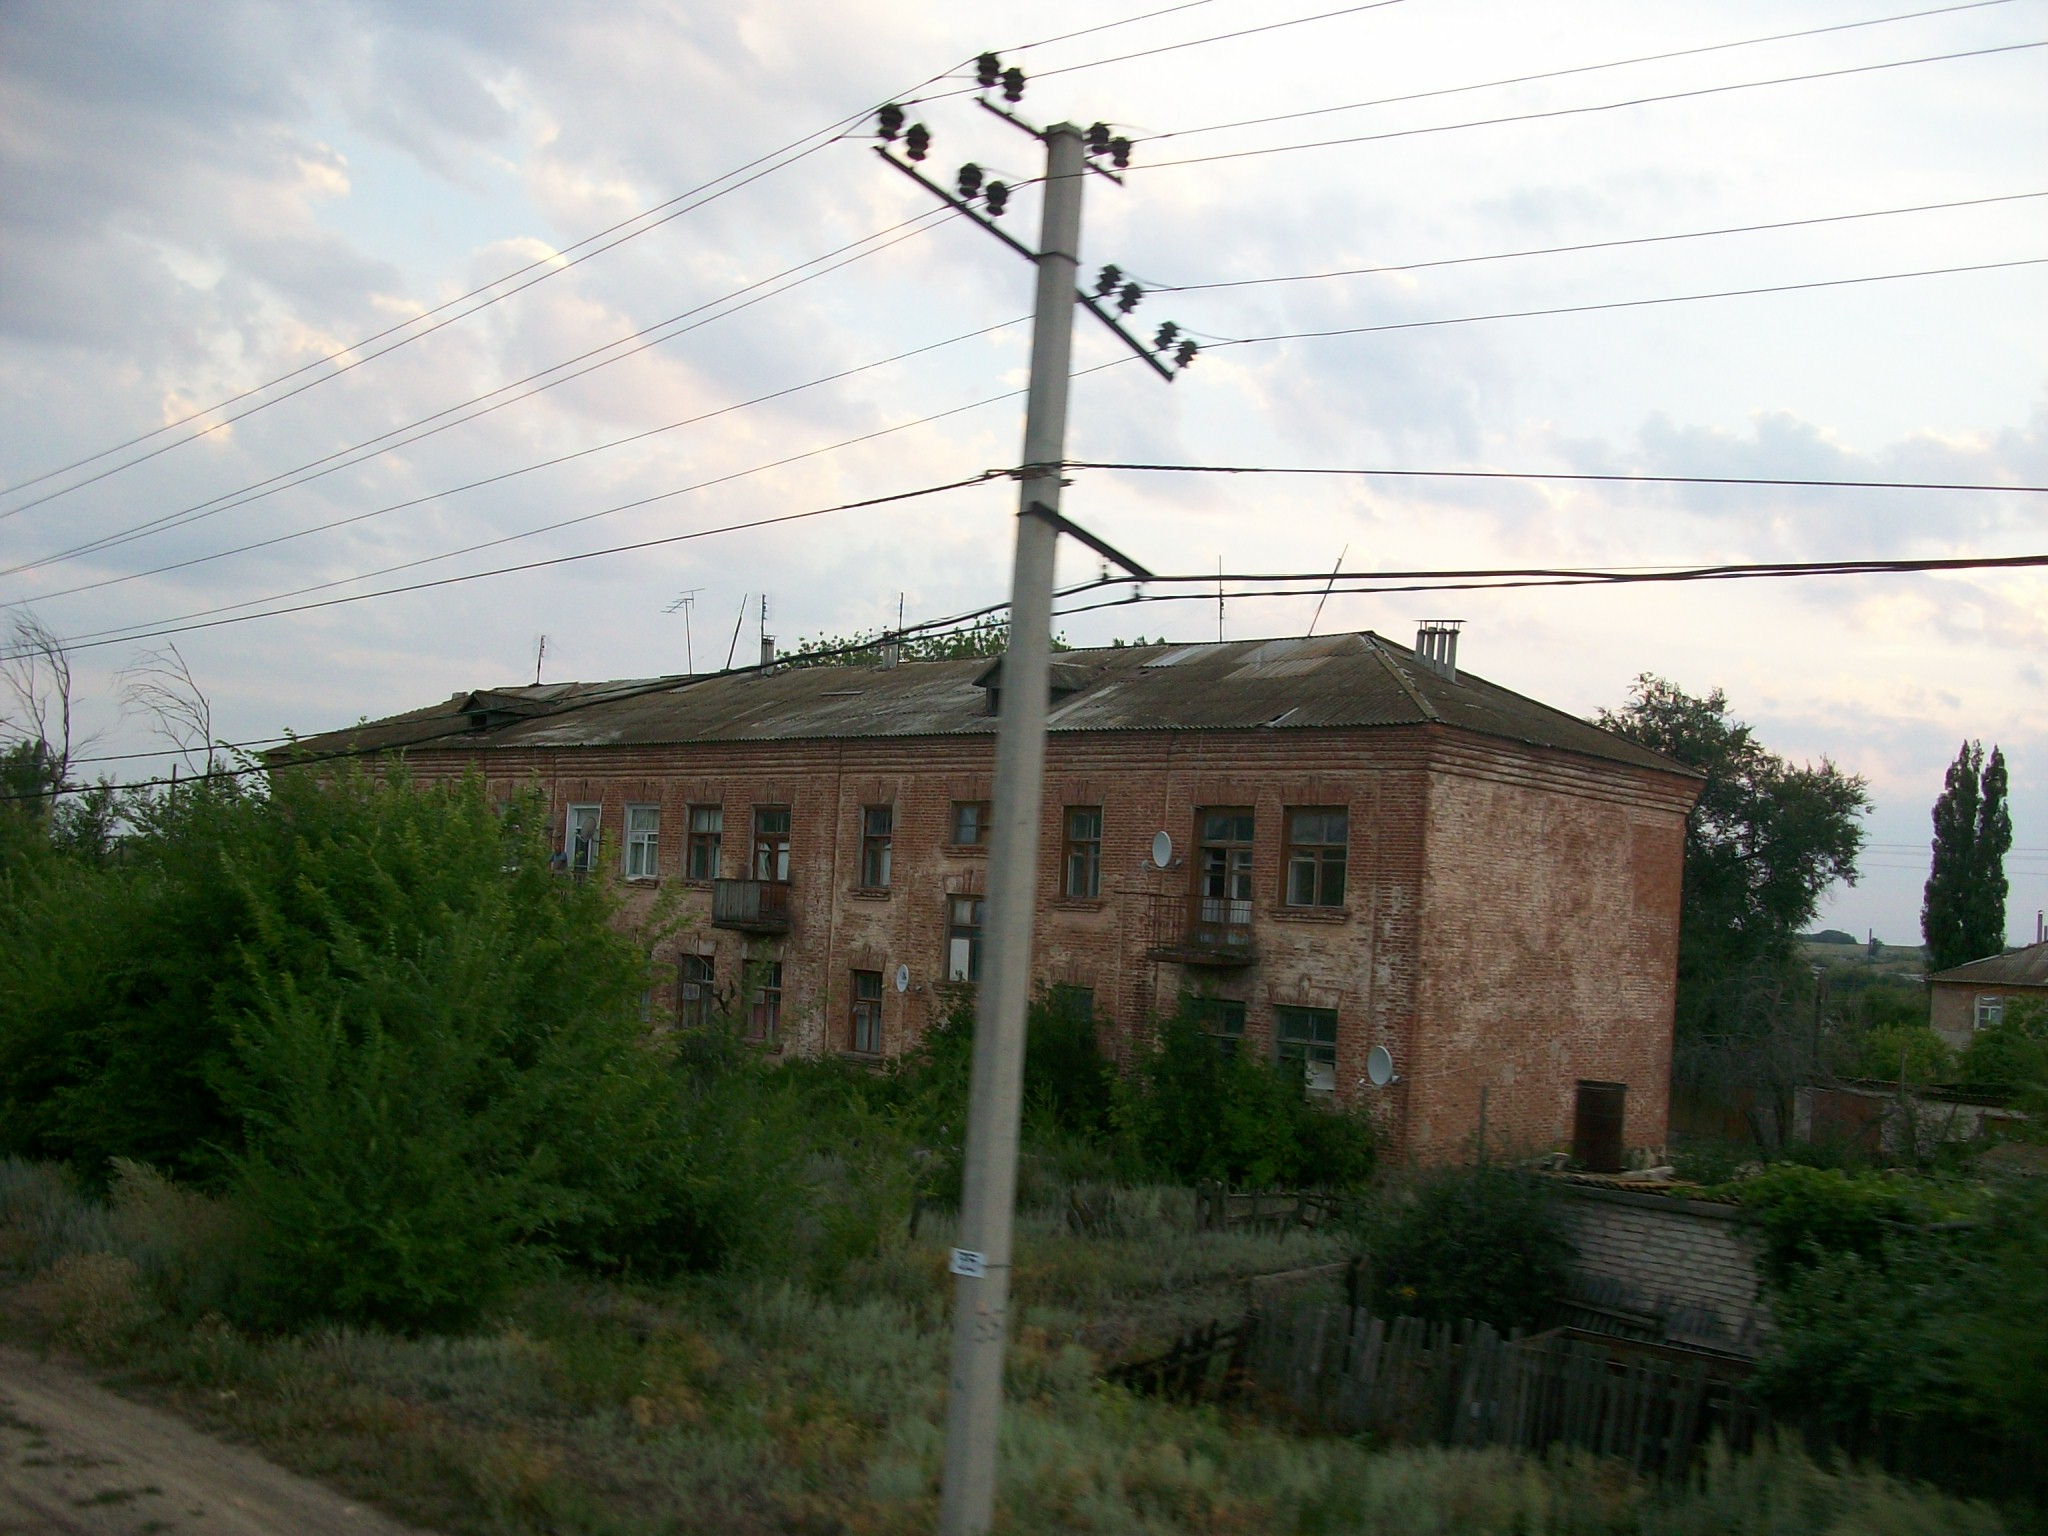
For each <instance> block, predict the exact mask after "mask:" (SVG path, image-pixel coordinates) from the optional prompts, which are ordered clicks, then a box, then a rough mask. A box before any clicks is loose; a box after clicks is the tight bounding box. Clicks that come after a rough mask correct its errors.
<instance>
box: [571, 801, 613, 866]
mask: <svg viewBox="0 0 2048 1536" xmlns="http://www.w3.org/2000/svg"><path fill="white" fill-rule="evenodd" d="M579 811H588V812H589V813H590V841H589V843H588V844H587V845H586V846H585V847H584V849H583V851H582V853H581V854H580V855H579V854H578V852H577V849H576V831H577V828H576V823H577V819H578V817H577V813H578V812H579ZM603 849H604V806H603V805H602V804H600V803H599V802H597V801H595V800H578V801H575V802H573V803H571V804H569V805H567V806H565V807H563V810H562V867H563V868H564V869H566V870H567V871H568V872H569V873H570V874H572V875H587V874H590V873H591V872H592V871H594V870H595V869H596V868H597V867H598V861H599V860H600V858H601V857H602V856H603Z"/></svg>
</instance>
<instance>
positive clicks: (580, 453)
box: [0, 316, 1029, 602]
mask: <svg viewBox="0 0 2048 1536" xmlns="http://www.w3.org/2000/svg"><path fill="white" fill-rule="evenodd" d="M1028 318H1029V316H1021V317H1019V319H1017V320H1005V321H1001V322H999V323H998V324H995V325H987V326H983V327H981V328H980V329H979V330H973V331H966V332H963V333H962V334H960V335H958V336H949V337H947V338H946V339H944V340H943V341H934V342H928V343H926V344H925V345H924V346H921V347H912V348H910V349H909V350H908V351H904V352H898V353H896V354H894V355H893V356H890V357H884V358H877V359H876V360H875V361H873V362H869V363H861V364H859V365H857V366H855V367H852V368H842V369H840V370H839V371H838V372H836V373H828V374H824V375H822V376H820V377H818V378H815V379H807V380H805V381H804V382H803V383H801V384H791V385H788V386H787V387H785V388H782V389H777V390H771V391H769V392H768V393H767V394H762V395H755V396H754V397H752V398H751V399H748V400H742V401H739V402H738V403H736V404H733V405H726V406H720V407H719V408H718V409H717V410H715V411H704V412H700V413H699V414H698V415H695V416H688V417H685V418H683V419H682V420H681V421H672V422H668V423H666V424H665V425H663V426H659V427H649V428H647V429H646V430H645V431H641V432H633V433H629V434H628V435H626V436H625V437H615V438H613V439H611V441H609V442H604V443H597V444H594V445H592V446H591V447H588V448H579V449H576V450H575V451H573V452H570V453H563V454H557V455H555V456H554V457H553V458H549V459H541V460H539V461H537V462H535V463H532V464H525V465H522V466H520V467H519V468H517V469H508V470H504V471H502V472H501V473H499V474H495V475H487V476H485V477H483V478H482V479H479V480H469V481H465V482H464V483H463V484H461V485H454V486H449V487H447V488H445V489H443V490H438V491H430V492H428V493H427V494H426V495H424V496H414V497H410V498H408V499H407V500H405V501H395V502H391V503H389V504H388V505H386V506H382V507H375V508H372V509H371V510H369V511H367V512H356V513H352V514H351V515H349V516H347V517H338V518H334V519H332V520H331V521H328V522H325V523H316V524H315V525H313V526H312V527H310V528H299V529H294V530H293V531H292V532H290V533H280V534H276V535H274V536H272V537H270V538H267V539H257V540H254V541H253V542H250V543H247V544H237V545H235V546H234V547H232V548H230V549H223V550H216V551H214V552H213V553H211V554H205V555H194V556H193V557H191V558H190V559H187V560H177V561H173V562H171V563H169V564H167V565H159V566H153V567H151V568H150V569H148V570H142V571H129V572H126V573H124V574H122V575H119V576H108V577H104V578H102V579H101V580H98V581H88V582H81V583H80V584H78V585H77V586H73V587H60V588H58V589H57V590H56V591H54V592H41V593H38V594H37V595H36V600H37V601H38V602H48V601H50V600H52V599H55V598H59V597H70V596H72V595H74V594H76V593H79V592H92V591H96V590H98V589H100V588H102V587H111V586H119V585H121V584H123V583H126V582H130V581H140V580H142V579H144V578H146V577H150V576H163V575H168V574H169V573H171V572H173V571H182V570H187V569H190V568H191V567H193V566H196V565H206V564H209V563H211V562H212V561H215V560H225V559H227V558H229V557H230V556H233V555H242V554H248V553H250V552H251V551H254V550H259V549H269V548H272V547H273V546H275V545H279V544H288V543H290V542H292V541H293V540H295V539H303V538H307V537H310V536H311V535H313V534H318V533H327V532H330V531H332V530H333V529H336V528H346V527H350V526H352V525H354V524H356V523H363V522H368V521H369V520H370V519H372V518H376V517H383V516H385V515H386V514H388V513H392V512H402V511H405V510H407V509H409V508H412V507H417V506H424V505H425V504H426V503H428V502H431V501H440V500H443V499H444V498H446V497H450V496H457V495H461V494H462V493H464V492H466V491H474V490H480V489H482V488H484V487H486V486H492V485H499V484H502V483H503V482H505V481H507V480H513V479H517V478H518V477H519V476H521V475H528V474H532V473H534V472H535V471H536V470H542V469H552V468H554V467H556V466H557V465H561V464H567V463H570V462H572V461H573V460H576V459H582V458H588V457H590V456H591V455H592V454H597V453H605V452H609V451H610V450H611V449H614V448H621V447H625V446H627V445H629V444H632V443H637V442H643V441H645V440H646V439H647V438H650V437H656V436H659V435H660V434H661V433H664V432H674V431H677V430H679V429H680V428H683V427H691V426H697V425H700V424H702V423H703V422H707V421H712V420H715V419H716V418H718V417H720V416H730V415H732V414H733V413H734V412H736V411H743V410H747V409H750V408H751V407H753V406H757V405H763V404H766V403H767V402H769V401H772V400H782V399H787V398H788V397H789V396H791V395H794V394H798V393H801V392H802V391H804V390H807V389H816V388H818V387H819V386H821V385H825V384H833V383H837V382H838V381H840V380H841V379H847V378H852V377H854V376H855V375H857V374H862V373H868V372H872V371H873V370H874V369H877V368H884V367H887V366H889V365H890V364H892V363H900V362H903V361H904V360H906V359H908V358H913V357H920V356H922V355H923V354H925V353H927V352H936V351H938V350H940V349H941V348H943V347H950V346H955V345H957V344H958V343H960V342H963V341H972V340H974V339H975V338H976V337H980V336H988V335H991V334H993V333H994V332H996V331H999V330H1002V329H1004V328H1005V327H1006V326H1011V325H1016V324H1019V323H1020V321H1021V320H1023V319H1028ZM1005 398H1007V397H1005ZM778 462H782V461H778ZM552 526H559V525H552ZM533 531H534V532H549V531H552V527H550V528H544V529H536V530H533ZM463 552H464V551H458V552H457V553H463ZM436 558H445V557H436ZM4 574H8V573H6V572H0V575H4ZM268 600H269V599H263V600H262V601H268Z"/></svg>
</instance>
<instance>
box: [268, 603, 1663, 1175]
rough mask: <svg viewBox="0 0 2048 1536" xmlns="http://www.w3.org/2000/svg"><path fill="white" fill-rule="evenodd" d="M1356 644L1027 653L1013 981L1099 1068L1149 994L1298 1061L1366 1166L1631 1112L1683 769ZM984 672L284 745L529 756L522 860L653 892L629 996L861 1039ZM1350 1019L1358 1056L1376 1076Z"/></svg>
mask: <svg viewBox="0 0 2048 1536" xmlns="http://www.w3.org/2000/svg"><path fill="white" fill-rule="evenodd" d="M1432 645H1433V647H1434V649H1435V652H1436V654H1434V655H1424V654H1419V653H1418V652H1416V651H1414V650H1411V649H1409V648H1408V647H1405V646H1402V645H1399V644H1396V643H1393V642H1391V641H1388V640H1386V639H1383V638H1382V637H1380V636H1378V635H1374V634H1370V633H1368V634H1344V635H1334V636H1328V637H1316V638H1313V639H1282V640H1270V641H1263V642H1260V641H1239V642H1232V643H1228V644H1215V645H1178V646H1170V645H1162V646H1138V647H1119V648H1113V649H1107V650H1084V651H1069V652H1063V653H1061V654H1059V655H1058V656H1056V657H1055V659H1054V665H1053V685H1052V686H1053V698H1052V710H1051V717H1050V722H1049V735H1048V746H1047V768H1046V781H1045V782H1046V797H1045V812H1044V815H1045V821H1044V826H1043V831H1042V839H1041V855H1040V869H1039V890H1040V897H1039V913H1038V920H1037V939H1036V946H1035V950H1036V956H1037V960H1036V970H1037V973H1038V978H1039V980H1040V982H1041V983H1042V984H1043V985H1045V986H1048V987H1051V986H1059V987H1066V988H1071V989H1076V990H1075V991H1074V992H1073V993H1072V994H1071V995H1072V996H1073V997H1074V998H1075V999H1076V1000H1079V1001H1085V1002H1086V1003H1087V1004H1088V1005H1090V1006H1092V1008H1093V1010H1094V1015H1095V1017H1096V1020H1097V1023H1098V1027H1099V1028H1100V1029H1101V1031H1102V1037H1103V1040H1104V1043H1105V1046H1106V1047H1107V1048H1108V1049H1110V1050H1111V1052H1112V1053H1113V1054H1117V1055H1120V1056H1124V1057H1126V1058H1127V1057H1128V1054H1129V1052H1130V1051H1131V1049H1132V1048H1133V1047H1134V1045H1135V1044H1136V1043H1137V1041H1138V1040H1139V1039H1140V1037H1141V1034H1142V1031H1143V1030H1144V1029H1145V1027H1146V1025H1147V1022H1148V1021H1149V1020H1150V1019H1151V1018H1153V1017H1154V1016H1155V1015H1156V1014H1157V1013H1159V1012H1162V1011H1165V1010H1169V1009H1171V1008H1172V1007H1173V1006H1175V1004H1176V1002H1177V1000H1178V999H1179V997H1180V996H1181V995H1182V994H1184V993H1196V994H1199V995H1201V996H1202V997H1203V998H1205V999H1206V1001H1205V1003H1204V1005H1203V1006H1204V1008H1205V1009H1206V1011H1207V1013H1208V1016H1209V1018H1210V1019H1211V1027H1212V1028H1213V1029H1214V1031H1215V1032H1216V1033H1217V1034H1218V1036H1219V1037H1222V1038H1224V1039H1226V1040H1231V1041H1235V1042H1237V1043H1238V1045H1237V1048H1241V1049H1245V1050H1255V1051H1260V1052H1271V1053H1274V1054H1277V1055H1280V1056H1284V1057H1292V1058H1298V1059H1300V1060H1302V1061H1303V1062H1304V1063H1305V1066H1306V1070H1307V1075H1308V1079H1309V1083H1310V1086H1311V1089H1312V1090H1313V1091H1316V1092H1320V1093H1327V1094H1330V1095H1331V1096H1333V1097H1334V1098H1335V1099H1336V1100H1338V1101H1340V1102H1343V1103H1347V1104H1358V1105H1364V1106H1367V1107H1369V1108H1370V1109H1371V1111H1372V1112H1373V1113H1374V1115H1375V1116H1376V1118H1378V1119H1379V1121H1380V1122H1381V1124H1382V1126H1383V1129H1384V1130H1385V1132H1386V1133H1387V1135H1388V1137H1389V1140H1390V1144H1391V1147H1392V1149H1393V1151H1394V1153H1395V1155H1396V1156H1401V1155H1408V1156H1414V1157H1417V1158H1420V1159H1425V1160H1427V1159H1431V1158H1442V1157H1445V1156H1450V1155H1454V1154H1455V1153H1456V1152H1457V1151H1458V1149H1459V1148H1460V1147H1461V1146H1463V1145H1465V1144H1467V1143H1469V1141H1470V1138H1471V1136H1472V1134H1473V1132H1474V1130H1475V1128H1476V1124H1477V1118H1478V1104H1479V1095H1480V1090H1481V1088H1482V1087H1484V1088H1486V1089H1487V1091H1488V1101H1489V1109H1488V1115H1489V1122H1490V1127H1491V1137H1492V1139H1493V1142H1494V1144H1495V1145H1496V1146H1500V1145H1503V1144H1506V1143H1514V1144H1517V1145H1520V1146H1523V1147H1549V1146H1552V1145H1556V1144H1559V1143H1560V1142H1561V1141H1563V1140H1564V1139H1566V1138H1567V1137H1568V1135H1569V1130H1570V1123H1571V1113H1572V1103H1573V1096H1574V1085H1575V1082H1576V1081H1577V1080H1579V1079H1601V1080H1607V1081H1616V1082H1622V1083H1626V1084H1627V1086H1628V1100H1627V1104H1628V1124H1627V1139H1628V1141H1629V1143H1630V1144H1631V1145H1633V1146H1639V1147H1640V1146H1658V1145H1661V1144H1662V1141H1663V1138H1664V1134H1665V1117H1666V1110H1667V1095H1668V1079H1669V1067H1670V1053H1671V1027H1672V994H1673V986H1674V976H1675V967H1676V954H1677V938H1678V908H1679V887H1680V873H1681V864H1682V859H1683V851H1684V824H1685V817H1686V814H1687V812H1688V811H1689V809H1690V808H1691V805H1692V803H1693V800H1694V798H1695V797H1696V795H1697V793H1698V780H1697V779H1696V778H1695V777H1694V776H1693V775H1692V774H1690V773H1689V772H1688V771H1687V770H1685V769H1683V768H1682V767H1680V766H1679V765H1677V764H1675V763H1673V762H1671V761H1669V760H1668V759H1665V758H1663V757H1661V756H1659V755H1657V754H1655V753H1653V752H1649V751H1646V750H1644V749H1643V748H1641V747H1638V746H1636V745H1635V744H1633V743H1631V742H1628V741H1625V740H1623V739H1621V738H1620V737H1617V736H1615V735H1613V734H1611V733H1608V732H1605V731H1602V730H1599V729H1597V728H1596V727H1594V726H1592V725H1590V724H1588V723H1587V722H1585V721H1583V720H1580V719H1577V718H1575V717H1573V716H1571V715H1568V714H1565V713H1562V712H1560V711H1557V710H1553V709H1550V708H1547V707H1546V706H1544V705H1541V704H1538V703H1536V702H1534V701H1533V700H1530V699H1527V698H1525V697H1522V696H1521V695H1519V694H1515V693H1513V692H1510V691H1509V690H1507V689H1504V688H1500V687H1497V686H1495V685H1493V684H1491V683H1488V682H1485V681H1484V680H1482V679H1480V678H1477V677H1474V676H1472V675H1470V674H1469V673H1459V672H1458V671H1457V669H1456V667H1455V665H1454V664H1453V656H1454V652H1448V649H1447V647H1444V646H1442V645H1441V644H1437V643H1435V642H1432ZM999 686H1000V667H999V666H993V665H991V664H990V663H988V662H985V661H947V662H908V663H903V664H901V665H895V666H884V665H843V666H818V667H787V666H786V667H783V668H779V669H772V670H768V671H765V672H747V673H740V674H728V675H720V676H715V677H709V678H694V679H693V678H688V677H679V678H667V679H659V680H652V681H646V682H624V683H605V684H551V685H547V686H541V687H532V688H524V687H520V688H506V689H498V690H492V691H486V692H480V693H472V694H464V695H457V696H456V697H455V698H454V699H452V700H450V701H448V702H445V703H442V704H438V705H434V706H431V707H428V708H425V709H421V710H417V711H414V712H412V713H410V714H406V715H399V716H394V717H392V718H390V719H387V720H382V721H378V722H374V723H373V724H371V725H368V726H366V727H361V728H358V729H356V730H352V731H345V732H339V733H335V734H334V735H332V736H329V737H324V738H319V739H316V740H313V741H309V742H306V743H304V744H303V745H304V746H305V748H306V749H308V750H310V751H316V752H317V751H320V750H324V749H331V748H337V747H374V748H378V749H383V750H393V751H397V750H403V751H404V752H405V754H406V756H407V758H408V760H409V761H410V763H411V764H412V766H413V769H414V771H415V772H416V773H419V774H421V775H423V776H437V775H441V774H453V773H459V772H462V771H465V770H467V769H469V768H471V767H472V766H474V767H476V768H478V769H480V771H481V772H483V773H484V774H485V776H486V777H487V779H488V781H489V783H490V785H491V786H492V788H493V790H494V791H496V792H500V793H505V794H508V795H509V793H510V792H511V791H512V790H513V789H514V788H516V787H518V786H522V785H526V784H530V783H537V784H538V785H539V786H540V787H541V788H542V790H543V791H544V793H545V794H546V796H547V800H548V804H549V805H550V807H551V816H552V827H553V831H554V835H555V837H556V839H557V843H558V847H559V849H560V852H559V854H558V859H559V861H560V862H561V864H562V865H563V867H564V868H565V870H567V871H569V872H572V873H586V874H603V875H605V876H607V877H611V878H616V879H618V880H620V881H621V882H623V885H624V888H625V892H626V899H627V902H628V904H629V909H635V908H643V907H644V905H645V904H646V903H648V902H651V901H652V899H653V897H654V893H655V892H656V891H658V890H660V889H662V888H664V887H680V888H681V902H682V905H683V907H684V909H685V911H686V914H687V923H686V926H685V930H684V932H683V933H682V935H681V936H680V938H679V939H678V940H676V941H675V949H674V952H673V953H672V954H669V953H664V954H663V955H661V956H660V957H659V959H660V962H661V964H660V970H659V974H662V975H663V976H665V977H669V978H673V979H672V981H669V982H667V983H665V986H664V990H663V992H662V993H661V994H660V995H658V996H657V997H656V998H655V999H653V1002H652V1006H653V1008H654V1009H655V1011H656V1012H657V1013H658V1014H660V1015H664V1016H666V1015H673V1016H676V1017H678V1018H679V1019H681V1020H682V1021H683V1022H684V1023H688V1022H689V1021H691V1020H692V1019H693V1018H696V1017H699V1016H701V1014H702V1012H703V1011H704V1010H705V1009H706V1008H707V1006H708V1000H709V999H710V998H712V997H713V996H714V995H723V996H727V997H732V996H735V995H737V994H736V989H743V995H738V1001H739V1002H740V1003H741V1005H742V1006H743V1007H744V1008H745V1010H746V1012H747V1016H748V1018H749V1020H750V1023H751V1025H752V1028H753V1032H754V1033H755V1034H756V1035H757V1036H758V1037H760V1039H761V1041H762V1043H763V1045H764V1047H766V1048H770V1049H777V1050H784V1051H790V1052H798V1053H807V1054H817V1053H822V1052H847V1053H853V1054H856V1055H861V1056H877V1057H880V1056H887V1055H891V1054H894V1053H897V1052H899V1051H901V1050H903V1049H905V1048H906V1047H907V1046H909V1045H910V1044H912V1043H913V1042H915V1041H916V1040H917V1038H918V1037H919V1035H920V1033H921V1032H922V1030H923V1029H924V1027H925V1025H926V1023H927V1021H928V1020H930V1019H931V1018H932V1017H933V1016H934V1011H935V1009H936V1008H937V1007H938V1006H939V1005H940V1004H941V1000H942V994H943V993H944V991H945V989H946V987H947V984H948V983H950V982H956V981H970V980H972V979H973V978H974V977H975V975H976V973H977V968H978V964H979V950H980V934H981V923H982V902H981V893H982V892H983V891H984V889H985V887H986V864H987V858H986V845H985V842H984V837H985V832H986V827H987V805H988V801H989V796H990V790H991V783H990V775H991V767H992V762H993V755H994V731H995V724H996V721H995V708H996V699H997V697H998V694H999ZM1376 1046H1384V1047H1385V1048H1386V1050H1387V1052H1388V1053H1389V1055H1390V1056H1391V1060H1392V1065H1393V1069H1394V1077H1393V1080H1392V1081H1391V1082H1389V1083H1387V1084H1385V1085H1384V1086H1376V1085H1374V1084H1373V1083H1372V1082H1371V1081H1370V1080H1369V1076H1368V1070H1367V1062H1368V1056H1369V1053H1371V1052H1372V1050H1373V1048H1374V1047H1376Z"/></svg>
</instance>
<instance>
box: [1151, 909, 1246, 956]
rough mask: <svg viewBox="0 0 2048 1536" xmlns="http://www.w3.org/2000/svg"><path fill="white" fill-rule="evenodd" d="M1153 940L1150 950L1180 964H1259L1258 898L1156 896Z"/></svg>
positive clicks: (1153, 910) (1155, 954)
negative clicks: (1255, 916)
mask: <svg viewBox="0 0 2048 1536" xmlns="http://www.w3.org/2000/svg"><path fill="white" fill-rule="evenodd" d="M1151 901H1152V941H1151V944H1150V945H1149V946H1148V947H1147V949H1146V954H1147V955H1148V956H1149V957H1150V958H1151V959H1154V960H1170V961H1172V962H1174V963H1175V964H1177V965H1207V966H1221V967H1229V966H1240V965H1251V964H1254V963H1255V962H1256V961H1257V960H1258V958H1259V955H1258V949H1257V946H1256V945H1255V944H1254V943H1253V942H1252V904H1251V901H1250V899H1249V898H1237V897H1229V896H1170V895H1169V896H1154V897H1152V898H1151Z"/></svg>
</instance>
